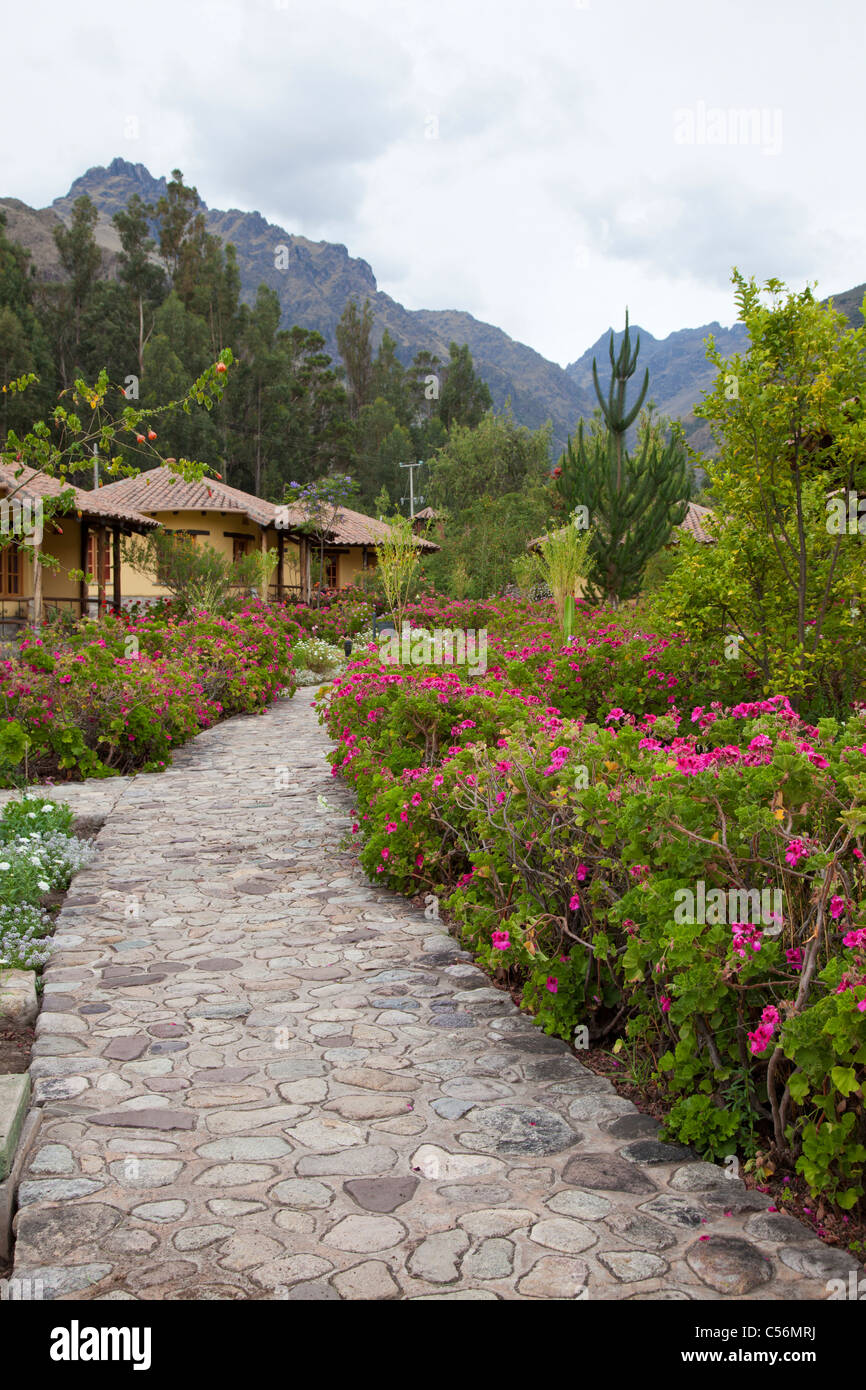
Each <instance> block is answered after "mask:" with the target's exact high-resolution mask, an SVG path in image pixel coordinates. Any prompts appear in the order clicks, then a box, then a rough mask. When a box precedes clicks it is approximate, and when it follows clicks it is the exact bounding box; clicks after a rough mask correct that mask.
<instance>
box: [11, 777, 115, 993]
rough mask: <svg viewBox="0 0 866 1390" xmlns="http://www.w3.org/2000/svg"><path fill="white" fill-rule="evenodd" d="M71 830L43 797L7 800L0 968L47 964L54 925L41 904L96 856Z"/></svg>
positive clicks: (63, 811) (62, 810)
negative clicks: (49, 934)
mask: <svg viewBox="0 0 866 1390" xmlns="http://www.w3.org/2000/svg"><path fill="white" fill-rule="evenodd" d="M71 826H72V811H71V809H70V808H69V807H68V806H65V805H63V804H62V803H58V802H54V801H48V800H46V799H45V798H44V797H27V796H25V797H22V798H21V799H20V800H16V801H10V802H9V803H8V804H7V805H6V807H5V808H4V810H3V814H2V815H0V965H3V966H13V967H15V968H16V969H22V970H36V969H39V967H40V966H42V965H44V963H45V961H46V960H47V959H48V956H49V954H50V951H51V944H50V942H49V941H47V940H45V939H44V938H45V937H46V936H47V935H48V933H49V932H50V931H52V930H53V926H54V923H53V921H52V919H51V917H50V916H49V914H48V913H47V912H46V911H45V909H44V907H43V906H42V899H43V897H44V895H45V894H46V893H49V892H50V891H51V890H52V889H64V888H68V886H69V882H70V880H71V878H72V875H73V874H74V873H76V872H77V870H78V869H80V868H81V867H82V866H83V865H85V864H89V863H90V861H91V860H92V859H93V857H94V854H95V852H96V851H95V850H94V849H93V847H92V846H91V845H89V844H87V843H85V842H84V841H83V840H79V839H77V838H76V837H75V836H74V835H71V834H69V831H70V829H71Z"/></svg>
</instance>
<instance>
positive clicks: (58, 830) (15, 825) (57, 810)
mask: <svg viewBox="0 0 866 1390" xmlns="http://www.w3.org/2000/svg"><path fill="white" fill-rule="evenodd" d="M73 819H74V818H73V815H72V809H71V807H69V806H66V805H65V804H64V803H63V802H60V801H48V800H46V798H45V797H43V796H23V797H21V798H20V799H19V800H16V801H8V802H7V803H6V805H5V806H4V808H3V813H2V815H0V844H5V843H6V841H7V840H13V839H15V837H16V836H17V835H27V834H30V833H32V831H34V830H39V831H53V832H54V833H55V834H59V835H68V834H69V833H70V831H71V829H72V822H73Z"/></svg>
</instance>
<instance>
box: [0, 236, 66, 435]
mask: <svg viewBox="0 0 866 1390" xmlns="http://www.w3.org/2000/svg"><path fill="white" fill-rule="evenodd" d="M5 228H6V217H5V214H4V213H2V212H0V382H4V383H5V382H9V381H12V380H14V379H15V378H17V377H21V376H24V375H25V374H31V373H32V374H34V375H36V376H37V377H38V378H39V381H38V383H34V384H33V385H32V386H31V388H30V391H29V393H28V396H29V399H28V401H25V400H24V399H23V398H22V397H21V396H20V395H19V394H18V393H16V392H9V391H7V392H4V393H3V394H2V397H0V442H2V440H3V439H4V438H5V437H6V434H7V431H8V430H10V429H13V430H20V429H25V428H27V426H28V424H29V422H30V420H32V418H33V412H34V411H36V412H41V411H43V410H47V409H48V407H49V404H50V403H51V401H52V399H53V396H54V361H53V358H52V355H51V349H50V347H49V343H48V337H47V335H46V333H45V330H44V329H43V327H42V323H41V322H40V319H39V317H38V314H37V312H36V308H35V304H34V280H33V276H32V274H31V272H30V258H29V255H28V253H27V252H26V251H25V250H24V248H23V247H22V246H19V245H18V244H17V242H14V241H11V240H9V238H8V237H7V236H6V234H5Z"/></svg>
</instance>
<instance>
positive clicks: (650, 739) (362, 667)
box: [320, 603, 866, 1206]
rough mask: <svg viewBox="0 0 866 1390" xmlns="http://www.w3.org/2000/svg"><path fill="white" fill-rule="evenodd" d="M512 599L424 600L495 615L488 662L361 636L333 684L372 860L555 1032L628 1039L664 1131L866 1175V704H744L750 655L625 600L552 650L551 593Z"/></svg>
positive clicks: (325, 702) (715, 1147)
mask: <svg viewBox="0 0 866 1390" xmlns="http://www.w3.org/2000/svg"><path fill="white" fill-rule="evenodd" d="M508 607H510V612H511V613H513V614H514V615H515V617H516V619H517V621H516V622H515V624H514V627H515V629H516V632H514V633H512V634H510V635H509V636H508V637H506V635H505V633H506V632H507V628H508V621H507V619H506V621H505V624H504V629H503V626H501V625H498V623H497V614H498V615H500V616H501V615H502V613H503V612H505V611H506V606H505V605H502V604H497V605H478V604H470V605H465V604H450V605H443V604H441V603H431V604H426V605H424V606H423V610H422V612H421V613H420V614H419V613H417V612H416V613H415V615H414V616H415V621H418V620H419V618H423V620H424V621H425V622H426V624H427V625H430V626H432V625H433V624H434V622H435V623H437V624H438V623H442V624H443V626H444V625H450V626H467V627H468V626H480V625H483V622H482V620H483V619H484V618H485V617H487V616H489V618H490V622H491V627H493V628H494V629H495V630H494V634H493V637H492V638H491V646H492V647H493V649H494V652H495V654H496V660H495V662H494V664H492V665H491V666H490V667H489V668H488V670H487V672H486V674H485V675H484V676H483V677H479V678H477V679H475V680H474V681H472V680H470V679H467V678H466V676H465V673H459V674H458V672H457V671H446V670H442V669H432V668H428V669H425V668H416V667H407V668H397V669H395V668H394V667H393V666H387V667H384V666H380V665H379V663H378V660H377V658H376V656H375V654H374V653H366V654H364V655H363V656H361V657H360V658H359V659H357V660H351V661H350V662H349V664H348V666H347V669H346V672H345V673H344V675H343V676H342V677H341V678H340V679H339V680H338V681H337V682H336V683H335V685H334V686H333V687H332V689H331V690H330V691H328V692H326V693H325V694H324V695H323V696H322V698H321V700H320V710H321V715H322V718H323V719H324V720H325V722H326V723H327V725H328V728H329V730H330V732H331V734H332V736H333V737H334V739H335V740H336V741H337V748H336V749H335V751H334V753H333V755H332V764H333V772H334V775H342V776H344V777H346V778H347V779H348V780H349V781H350V782H351V783H352V784H353V785H354V788H355V792H356V796H357V799H358V813H357V816H356V822H355V834H356V835H357V836H358V837H359V841H360V857H361V863H362V864H363V866H364V868H365V869H366V871H367V873H368V874H369V875H370V877H371V878H374V879H379V880H380V881H384V882H386V883H388V884H389V885H390V886H391V887H393V888H396V889H397V890H398V891H401V892H405V893H410V894H413V895H414V894H417V893H429V892H433V893H434V894H436V895H437V896H438V897H439V898H440V899H442V900H443V901H444V904H445V906H446V907H447V908H448V909H449V910H450V912H451V913H452V914H453V916H454V918H455V920H456V923H457V926H458V929H459V931H460V932H461V934H462V936H463V939H464V941H465V942H466V943H467V944H468V945H469V946H471V948H472V949H473V950H474V951H475V952H476V955H477V956H478V958H479V960H481V961H482V963H483V964H485V965H486V966H487V967H488V968H489V969H492V970H493V971H495V972H496V974H497V977H498V978H499V979H501V980H502V981H503V982H504V981H507V982H508V983H509V984H511V985H512V986H514V987H517V988H519V989H520V990H521V992H522V999H523V1005H524V1007H525V1008H527V1009H528V1010H530V1011H531V1012H533V1013H534V1015H535V1017H536V1019H537V1021H538V1023H539V1025H540V1026H541V1027H542V1028H544V1030H545V1031H546V1032H548V1033H555V1034H557V1035H559V1036H561V1037H563V1038H566V1039H569V1040H570V1039H572V1038H573V1037H575V1035H576V1033H577V1032H578V1031H580V1032H583V1031H585V1033H586V1035H587V1037H588V1039H589V1040H590V1041H596V1042H604V1041H606V1040H610V1041H613V1039H614V1038H617V1037H619V1038H621V1039H622V1040H623V1042H624V1043H625V1044H626V1045H627V1046H628V1047H629V1048H631V1049H632V1050H633V1052H634V1053H635V1055H636V1056H637V1057H639V1058H640V1059H641V1065H642V1066H643V1065H645V1066H646V1067H647V1069H648V1072H650V1073H651V1074H652V1075H653V1077H654V1079H655V1081H656V1083H657V1084H658V1086H659V1087H660V1088H661V1090H662V1092H664V1093H666V1094H667V1096H668V1099H669V1103H670V1107H671V1108H670V1111H669V1114H668V1118H667V1123H666V1128H667V1132H668V1133H669V1134H670V1135H671V1136H673V1137H675V1138H677V1139H680V1140H683V1141H685V1142H688V1143H690V1144H694V1145H695V1146H696V1147H697V1148H698V1149H699V1150H700V1151H701V1152H702V1153H704V1154H706V1155H707V1156H709V1157H713V1158H717V1157H719V1156H722V1155H724V1154H726V1153H729V1152H733V1151H735V1150H739V1151H741V1152H742V1153H744V1154H745V1155H752V1154H754V1153H755V1152H756V1151H757V1150H759V1149H762V1150H763V1149H767V1148H768V1147H769V1148H771V1149H773V1150H774V1151H775V1152H776V1153H777V1154H778V1155H780V1156H781V1158H782V1159H783V1160H784V1161H786V1162H795V1163H796V1165H797V1167H798V1169H799V1171H800V1172H801V1173H802V1174H803V1175H804V1177H805V1178H806V1180H807V1181H808V1183H809V1185H810V1187H811V1189H812V1191H813V1192H814V1193H815V1194H821V1195H823V1196H825V1197H826V1198H827V1199H829V1200H832V1201H835V1202H836V1203H837V1204H838V1205H840V1206H851V1205H852V1204H853V1203H855V1202H857V1201H858V1200H860V1198H861V1196H862V1193H863V1189H864V1173H866V1114H864V1104H863V1096H864V1087H866V925H864V923H866V874H864V847H863V838H864V833H866V805H864V803H866V720H864V718H863V717H862V715H861V714H859V713H857V714H855V715H854V716H853V717H852V716H850V715H849V716H848V717H847V718H844V719H841V718H840V719H835V718H826V719H822V720H820V721H819V723H818V724H809V723H807V722H806V721H805V720H804V719H802V718H801V717H800V716H798V714H797V713H796V712H795V711H794V710H793V709H792V708H791V706H790V705H789V703H788V701H787V700H786V699H785V698H784V697H780V696H774V697H770V698H766V699H761V698H757V699H755V698H743V696H744V695H745V696H747V697H749V696H752V695H753V694H755V693H757V694H758V695H760V691H758V692H755V691H754V690H753V688H752V687H753V681H752V678H751V676H750V674H749V672H748V670H746V671H745V672H744V671H743V669H742V667H737V666H736V664H735V663H724V662H723V663H720V664H718V665H714V664H713V663H712V661H711V660H707V659H706V653H705V652H702V651H701V649H700V648H698V649H697V650H693V651H690V650H689V648H688V645H687V644H686V643H685V642H684V641H677V640H673V641H672V640H670V639H667V638H662V637H659V636H658V635H656V634H648V633H643V632H641V631H639V630H635V629H634V627H633V626H632V627H630V626H629V623H628V620H625V619H623V618H622V617H618V618H617V619H616V620H615V621H606V620H602V619H600V617H599V616H598V615H596V617H595V619H593V618H592V616H591V615H589V614H586V613H584V614H582V616H581V620H580V621H581V624H582V629H581V632H580V635H579V640H578V642H577V644H572V645H570V646H568V647H561V646H560V643H559V639H558V638H557V637H556V636H555V633H554V630H553V628H554V621H555V620H553V621H552V617H553V615H552V613H551V607H552V605H549V604H546V605H539V610H540V611H538V612H534V613H533V612H531V611H527V605H521V604H519V603H516V604H513V605H510V606H508ZM431 610H432V612H431ZM545 615H546V616H545ZM702 656H703V658H704V663H703V665H702V661H701V658H702ZM737 671H739V676H740V681H741V688H740V690H739V691H738V690H737V689H736V674H737ZM684 689H686V690H688V691H689V696H690V699H689V706H688V707H689V708H690V709H691V713H686V712H684V711H683V710H682V709H681V707H680V701H681V699H682V691H683V690H684ZM693 691H699V692H701V694H702V695H703V696H704V700H703V702H700V701H699V702H695V703H694V707H692V698H691V696H692V692H693ZM721 693H724V694H725V696H726V697H727V698H726V699H725V700H724V701H723V700H722V699H720V698H718V696H719V694H721ZM612 696H615V697H618V698H617V700H616V703H612V702H611V697H612ZM763 894H766V897H764V896H762V895H763ZM776 894H778V895H779V896H778V900H777V899H776V896H775V895H776ZM701 895H703V896H701ZM732 895H733V896H732ZM699 899H700V901H701V902H702V903H703V904H704V906H703V907H702V908H700V909H699V908H698V907H697V903H698V900H699ZM689 902H691V907H689V906H688V904H689ZM707 902H709V903H710V905H711V906H710V910H706V903H707ZM777 908H778V909H779V910H778V911H777Z"/></svg>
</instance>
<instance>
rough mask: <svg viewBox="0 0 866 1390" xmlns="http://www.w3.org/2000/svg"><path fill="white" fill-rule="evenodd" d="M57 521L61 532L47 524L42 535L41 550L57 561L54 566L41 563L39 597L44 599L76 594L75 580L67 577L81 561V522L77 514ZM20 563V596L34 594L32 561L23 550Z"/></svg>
mask: <svg viewBox="0 0 866 1390" xmlns="http://www.w3.org/2000/svg"><path fill="white" fill-rule="evenodd" d="M58 524H59V525H60V526H62V527H63V534H62V535H60V534H58V533H57V532H55V531H54V530H53V529H52V528H51V527H50V526H47V527H46V531H45V534H44V536H43V538H42V551H43V553H44V554H45V555H46V556H51V555H53V556H54V557H55V558H56V559H57V560H58V561H59V564H58V565H57V567H56V568H52V569H49V568H48V566H47V565H43V566H42V597H43V600H45V601H47V602H50V600H51V599H53V598H54V599H57V598H77V597H78V580H77V579H70V578H69V572H70V570H74V569H78V567H79V565H80V563H81V559H80V555H81V524H80V522H79V521H78V518H77V517H69V516H64V517H61V518H60V519H59V522H58ZM19 566H20V569H19V573H20V575H21V597H22V598H30V597H32V594H33V568H34V566H33V561H32V560H31V559H30V557H29V556H28V555H24V554H22V555H20V557H19Z"/></svg>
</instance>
